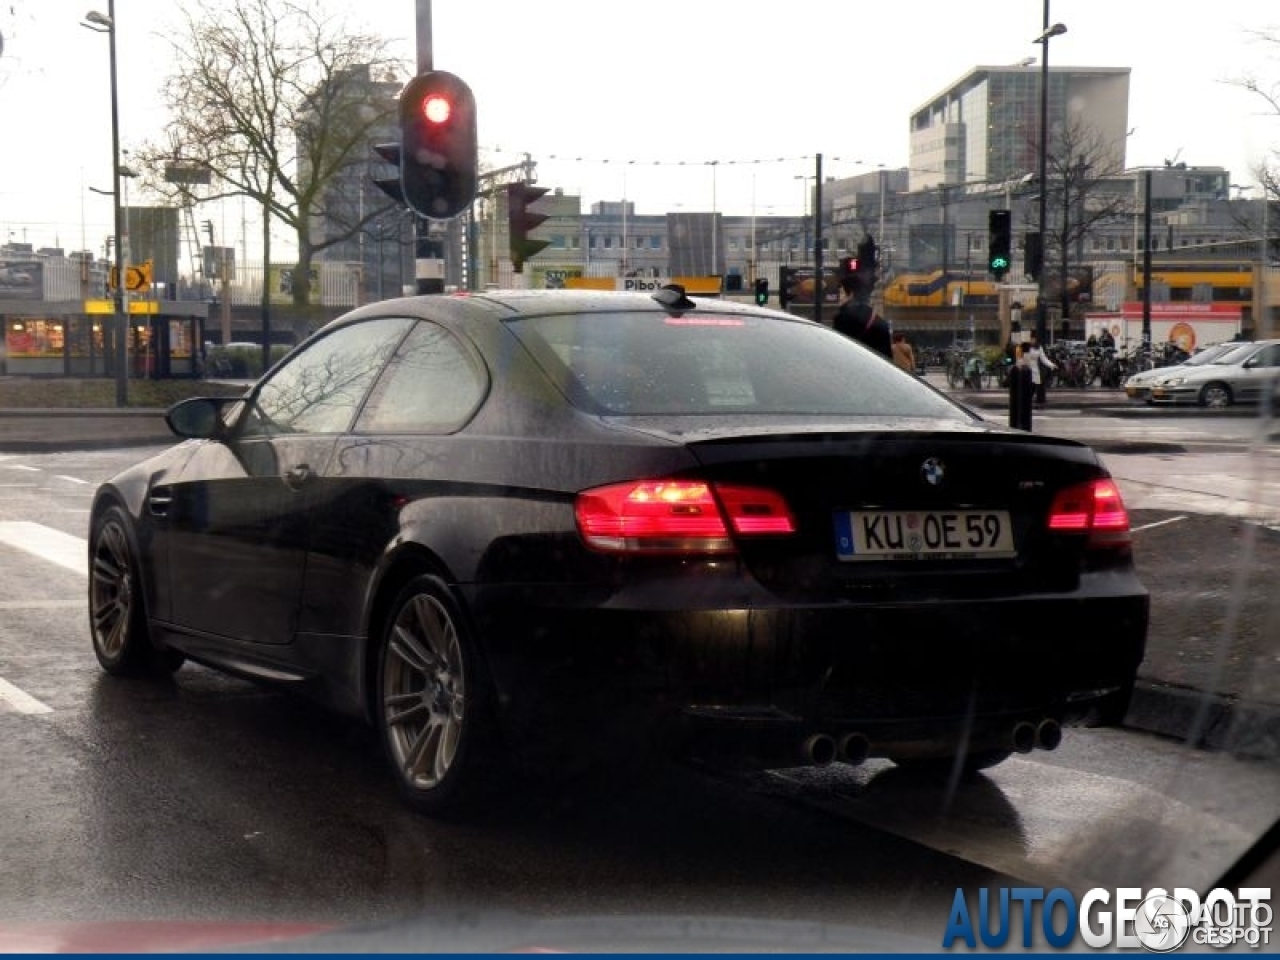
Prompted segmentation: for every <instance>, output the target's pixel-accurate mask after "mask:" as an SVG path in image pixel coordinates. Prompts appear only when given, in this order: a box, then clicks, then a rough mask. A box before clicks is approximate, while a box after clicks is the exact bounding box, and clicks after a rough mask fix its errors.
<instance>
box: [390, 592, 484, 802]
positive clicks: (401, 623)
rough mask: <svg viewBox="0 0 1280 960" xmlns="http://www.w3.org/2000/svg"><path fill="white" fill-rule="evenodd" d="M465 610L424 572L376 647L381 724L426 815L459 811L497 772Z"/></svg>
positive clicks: (395, 767)
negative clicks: (494, 771)
mask: <svg viewBox="0 0 1280 960" xmlns="http://www.w3.org/2000/svg"><path fill="white" fill-rule="evenodd" d="M483 673H484V671H483V666H482V664H481V661H480V657H479V655H478V651H477V649H476V644H475V641H474V639H473V638H472V636H471V632H470V629H469V627H468V625H467V622H466V619H465V617H464V616H463V614H462V610H461V608H460V606H459V605H458V603H457V601H456V600H455V599H454V598H453V595H452V593H451V591H450V590H449V588H448V586H447V585H446V584H445V583H444V581H442V580H440V579H439V578H438V577H435V576H432V575H429V574H423V575H421V576H418V577H415V578H414V579H412V580H410V581H409V582H408V583H407V584H405V586H404V587H403V588H402V589H401V590H400V593H399V594H397V596H396V599H395V601H394V602H393V603H392V605H391V609H390V613H389V615H388V617H387V622H386V626H385V628H384V631H383V637H382V643H381V647H380V649H379V652H378V668H377V677H376V681H375V683H376V690H375V693H376V698H377V699H376V701H375V708H376V722H377V728H378V733H379V737H380V739H381V741H382V746H383V752H384V753H385V755H386V757H387V760H388V762H389V763H390V765H391V769H392V772H393V773H394V775H395V778H396V784H397V786H398V787H399V790H400V794H401V796H402V797H403V798H404V800H405V801H406V802H407V803H408V804H409V806H411V807H413V808H414V809H415V810H418V811H419V812H421V813H425V814H428V815H432V816H442V815H447V814H454V813H459V812H462V811H463V810H465V809H466V808H467V807H468V805H469V804H470V803H471V801H473V800H474V799H476V798H477V797H478V795H479V794H480V792H481V788H482V787H484V786H487V785H488V783H489V782H490V780H491V777H492V765H493V763H494V760H495V757H494V753H495V750H494V737H493V724H492V719H491V717H492V710H491V698H490V696H489V684H488V683H487V682H486V679H485V677H484V675H483Z"/></svg>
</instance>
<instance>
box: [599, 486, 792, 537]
mask: <svg viewBox="0 0 1280 960" xmlns="http://www.w3.org/2000/svg"><path fill="white" fill-rule="evenodd" d="M574 516H575V517H576V518H577V521H578V530H579V531H580V532H581V533H582V537H583V539H584V540H586V542H587V543H588V544H589V545H590V546H592V547H595V548H596V549H597V550H607V551H611V552H619V553H629V552H648V553H732V552H733V549H734V546H733V540H732V539H731V538H730V536H729V530H730V528H732V530H733V532H734V533H739V534H744V535H758V534H784V533H794V532H795V521H794V520H793V519H792V517H791V511H790V510H789V509H788V508H787V504H786V501H785V500H783V499H782V497H781V496H779V495H778V494H776V493H774V492H773V491H772V490H763V489H760V488H757V487H744V486H734V485H728V484H724V485H722V484H708V483H706V482H704V481H701V480H640V481H634V482H631V483H615V484H611V485H609V486H607V487H596V488H595V489H593V490H584V491H583V492H582V493H580V494H578V498H577V501H576V502H575V504H574ZM726 520H727V524H728V525H726Z"/></svg>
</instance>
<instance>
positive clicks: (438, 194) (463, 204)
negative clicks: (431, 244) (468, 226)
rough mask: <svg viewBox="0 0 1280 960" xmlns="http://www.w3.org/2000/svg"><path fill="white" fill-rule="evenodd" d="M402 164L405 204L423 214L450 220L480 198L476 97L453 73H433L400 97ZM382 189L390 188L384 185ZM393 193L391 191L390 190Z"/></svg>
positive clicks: (417, 80)
mask: <svg viewBox="0 0 1280 960" xmlns="http://www.w3.org/2000/svg"><path fill="white" fill-rule="evenodd" d="M375 149H377V150H378V152H379V154H381V155H382V157H383V159H385V160H387V161H388V162H395V159H398V160H399V162H400V185H401V189H402V191H403V199H404V202H405V203H407V204H408V205H409V207H410V208H411V209H412V210H414V212H416V213H418V214H419V215H421V216H424V217H429V218H431V219H432V220H448V219H450V218H452V217H456V216H457V215H458V214H460V213H462V212H463V211H464V210H466V209H467V208H468V207H470V206H471V203H472V201H473V200H475V198H476V182H477V164H478V160H479V152H478V149H477V145H476V98H475V95H474V94H473V93H472V92H471V88H470V87H468V86H467V85H466V84H465V83H463V82H462V80H460V79H459V78H458V77H456V76H454V75H453V74H452V73H448V72H446V71H444V70H432V71H431V72H429V73H424V74H421V75H420V76H417V77H414V78H413V79H412V80H410V81H409V83H408V85H407V86H406V87H405V88H404V90H403V91H402V92H401V94H400V150H399V157H398V158H394V159H393V158H392V157H389V156H388V155H387V152H384V151H383V150H382V149H380V148H375ZM383 189H386V188H385V187H384V188H383ZM388 192H390V191H388Z"/></svg>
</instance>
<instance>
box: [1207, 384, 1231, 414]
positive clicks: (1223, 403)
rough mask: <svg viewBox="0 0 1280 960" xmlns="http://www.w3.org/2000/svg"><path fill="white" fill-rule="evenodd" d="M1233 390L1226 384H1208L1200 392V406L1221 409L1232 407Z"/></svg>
mask: <svg viewBox="0 0 1280 960" xmlns="http://www.w3.org/2000/svg"><path fill="white" fill-rule="evenodd" d="M1231 400H1232V397H1231V388H1230V387H1228V386H1227V385H1226V384H1225V383H1206V384H1205V385H1204V388H1203V389H1201V391H1200V406H1202V407H1210V408H1212V409H1221V408H1223V407H1229V406H1231Z"/></svg>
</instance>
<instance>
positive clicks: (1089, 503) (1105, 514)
mask: <svg viewBox="0 0 1280 960" xmlns="http://www.w3.org/2000/svg"><path fill="white" fill-rule="evenodd" d="M1049 529H1050V530H1059V531H1067V532H1070V531H1078V532H1081V533H1088V534H1090V540H1091V541H1092V542H1096V543H1112V544H1115V543H1128V542H1129V512H1128V511H1127V510H1126V509H1125V506H1124V500H1123V498H1121V496H1120V488H1119V487H1117V486H1116V483H1115V481H1114V480H1111V479H1109V478H1104V479H1099V480H1090V481H1088V482H1086V483H1079V484H1076V485H1075V486H1072V487H1067V488H1066V489H1065V490H1059V491H1058V494H1057V495H1056V496H1055V497H1054V498H1053V506H1052V507H1051V508H1050V509H1049Z"/></svg>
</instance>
